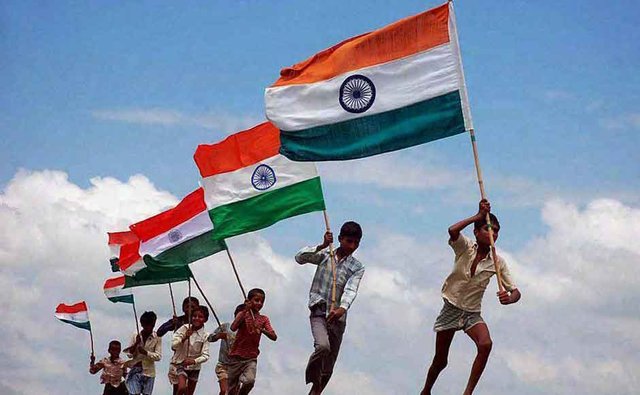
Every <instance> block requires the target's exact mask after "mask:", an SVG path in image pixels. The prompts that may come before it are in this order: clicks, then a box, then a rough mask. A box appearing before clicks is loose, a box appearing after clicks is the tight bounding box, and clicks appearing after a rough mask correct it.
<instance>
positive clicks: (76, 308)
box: [55, 301, 91, 331]
mask: <svg viewBox="0 0 640 395" xmlns="http://www.w3.org/2000/svg"><path fill="white" fill-rule="evenodd" d="M55 316H56V318H57V319H59V320H60V321H62V322H65V323H67V324H71V325H73V326H75V327H78V328H82V329H86V330H89V331H90V330H91V323H90V322H89V309H88V308H87V304H86V303H85V302H84V301H81V302H78V303H76V304H72V305H67V304H64V303H60V304H59V305H58V307H56V312H55Z"/></svg>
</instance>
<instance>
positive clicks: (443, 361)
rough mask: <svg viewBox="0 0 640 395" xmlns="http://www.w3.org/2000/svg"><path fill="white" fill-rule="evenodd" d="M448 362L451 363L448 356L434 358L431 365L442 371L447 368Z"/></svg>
mask: <svg viewBox="0 0 640 395" xmlns="http://www.w3.org/2000/svg"><path fill="white" fill-rule="evenodd" d="M448 363H449V360H448V359H447V358H433V362H432V363H431V366H432V367H433V368H434V369H436V370H438V371H440V370H443V369H444V368H446V367H447V364H448Z"/></svg>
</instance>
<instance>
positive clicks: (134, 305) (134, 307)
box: [131, 295, 140, 335]
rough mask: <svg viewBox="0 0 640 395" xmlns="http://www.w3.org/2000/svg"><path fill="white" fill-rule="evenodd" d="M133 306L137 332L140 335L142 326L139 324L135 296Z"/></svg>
mask: <svg viewBox="0 0 640 395" xmlns="http://www.w3.org/2000/svg"><path fill="white" fill-rule="evenodd" d="M132 296H133V295H132ZM131 306H133V318H134V319H135V320H136V334H137V335H140V327H139V326H138V312H137V311H136V299H135V298H133V303H132V304H131Z"/></svg>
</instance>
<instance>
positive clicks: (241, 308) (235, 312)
mask: <svg viewBox="0 0 640 395" xmlns="http://www.w3.org/2000/svg"><path fill="white" fill-rule="evenodd" d="M244 308H245V304H244V303H243V304H239V305H237V306H236V309H235V310H234V311H233V316H234V317H235V316H237V315H238V313H239V312H241V311H242V310H244Z"/></svg>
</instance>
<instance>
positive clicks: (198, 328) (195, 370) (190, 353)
mask: <svg viewBox="0 0 640 395" xmlns="http://www.w3.org/2000/svg"><path fill="white" fill-rule="evenodd" d="M208 319H209V309H207V308H206V307H205V306H198V307H197V308H195V309H194V310H193V311H192V312H191V325H189V324H185V325H183V326H181V327H180V328H179V329H178V330H177V331H176V332H175V333H174V334H173V339H172V342H171V349H172V350H173V351H174V353H173V357H172V358H171V365H169V381H170V382H171V384H173V394H174V395H193V393H194V392H195V391H196V384H198V377H199V376H200V365H201V364H203V363H205V362H207V361H208V360H209V334H208V333H207V332H206V331H205V330H204V324H205V322H207V320H208Z"/></svg>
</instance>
